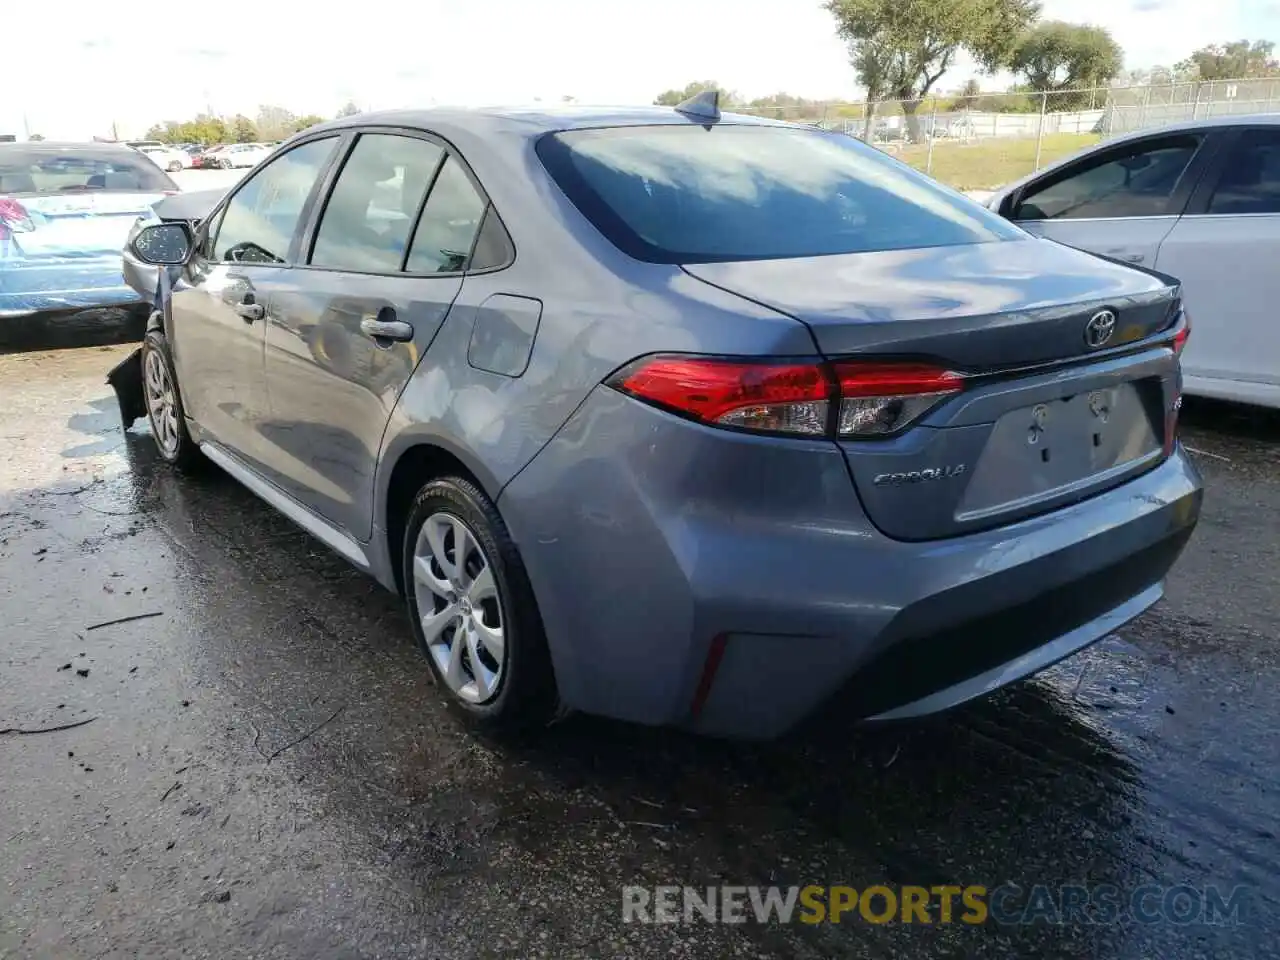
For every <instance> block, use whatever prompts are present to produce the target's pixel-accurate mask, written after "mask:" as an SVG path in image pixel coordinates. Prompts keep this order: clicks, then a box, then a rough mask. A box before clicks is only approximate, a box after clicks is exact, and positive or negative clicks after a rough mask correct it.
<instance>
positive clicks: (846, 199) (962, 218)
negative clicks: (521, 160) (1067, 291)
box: [537, 124, 1026, 263]
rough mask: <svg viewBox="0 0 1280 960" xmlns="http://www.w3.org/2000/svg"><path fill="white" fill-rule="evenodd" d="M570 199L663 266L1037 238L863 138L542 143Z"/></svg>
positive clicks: (552, 138)
mask: <svg viewBox="0 0 1280 960" xmlns="http://www.w3.org/2000/svg"><path fill="white" fill-rule="evenodd" d="M537 151H538V156H539V157H540V158H541V160H542V162H543V164H544V166H546V168H547V170H548V172H549V173H550V174H551V176H552V177H553V179H555V181H556V182H557V183H558V184H559V185H560V188H561V189H562V190H564V192H565V194H566V195H567V196H568V197H569V199H570V200H571V201H572V202H573V203H574V205H575V206H577V207H578V209H579V210H581V211H582V213H583V214H584V215H585V216H586V217H587V219H588V220H590V221H591V222H592V223H593V224H595V226H596V227H597V228H598V229H599V230H600V231H601V232H602V233H604V235H605V236H606V237H608V238H609V239H610V240H611V241H613V242H614V244H615V245H617V246H618V247H619V248H621V249H622V250H623V251H624V252H626V253H628V254H630V255H631V256H633V257H636V258H637V259H640V260H647V261H650V262H655V263H705V262H711V261H730V260H757V259H778V258H785V257H814V256H825V255H831V254H843V253H863V252H866V251H872V250H904V249H910V248H913V247H938V246H952V245H957V244H970V243H990V242H997V241H1003V240H1018V239H1025V238H1026V234H1024V233H1023V232H1022V231H1021V230H1019V229H1018V228H1016V227H1013V226H1011V225H1010V224H1009V223H1007V222H1006V221H1004V220H1003V219H1001V218H1000V217H998V216H996V215H995V214H994V213H991V212H990V211H988V210H985V209H983V208H982V207H980V206H979V205H978V204H976V203H974V202H972V201H970V200H967V199H965V198H963V197H960V196H957V195H956V194H955V193H953V192H951V191H949V190H947V189H946V188H944V187H942V186H940V185H938V184H937V183H935V182H934V181H932V180H930V179H929V178H928V177H926V176H924V175H923V174H920V173H917V172H916V171H914V170H911V169H910V168H909V167H907V166H906V165H904V164H901V163H898V162H897V161H896V160H893V159H891V158H889V157H887V156H885V155H884V154H882V153H880V152H879V151H878V150H876V149H874V148H872V147H868V146H867V145H866V144H863V143H861V142H860V141H858V140H857V139H855V138H853V137H849V136H846V135H844V134H838V133H828V132H826V131H822V130H813V129H796V128H792V127H772V126H764V125H758V126H757V125H745V124H744V125H734V124H724V125H718V126H715V127H713V128H711V129H710V130H707V129H704V128H703V127H701V126H696V125H692V124H690V125H685V124H669V125H661V126H634V127H612V128H606V129H598V130H571V131H565V132H561V133H556V134H549V135H547V136H544V137H543V138H542V139H541V140H539V142H538V145H537Z"/></svg>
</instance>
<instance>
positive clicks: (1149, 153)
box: [1009, 133, 1209, 266]
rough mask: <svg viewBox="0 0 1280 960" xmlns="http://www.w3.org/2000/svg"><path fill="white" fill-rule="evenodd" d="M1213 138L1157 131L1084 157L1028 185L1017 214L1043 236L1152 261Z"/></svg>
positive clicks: (1128, 260) (1021, 222)
mask: <svg viewBox="0 0 1280 960" xmlns="http://www.w3.org/2000/svg"><path fill="white" fill-rule="evenodd" d="M1208 140H1209V138H1208V137H1207V136H1206V135H1205V134H1203V133H1181V134H1174V135H1163V136H1152V137H1147V138H1144V139H1142V140H1136V141H1126V142H1125V143H1124V144H1122V145H1120V146H1117V147H1115V148H1114V149H1110V150H1100V151H1098V152H1096V153H1093V154H1090V155H1089V156H1086V157H1082V158H1081V159H1080V160H1078V161H1077V162H1075V163H1072V164H1068V165H1067V166H1065V167H1061V168H1059V169H1057V170H1054V171H1053V172H1051V173H1048V174H1045V176H1044V178H1043V179H1041V180H1033V181H1031V183H1029V184H1027V186H1025V187H1024V188H1023V189H1022V190H1021V192H1020V194H1019V195H1018V196H1017V197H1016V198H1015V204H1014V208H1013V210H1012V211H1011V212H1010V214H1009V216H1010V219H1012V220H1015V221H1017V223H1018V225H1019V226H1021V227H1023V228H1024V229H1026V230H1028V231H1030V232H1031V233H1034V234H1036V235H1037V236H1042V237H1048V238H1049V239H1050V240H1056V241H1058V242H1059V243H1065V244H1067V245H1068V246H1072V247H1078V248H1080V249H1082V250H1088V251H1090V252H1092V253H1100V254H1102V255H1103V256H1107V257H1112V258H1114V259H1117V260H1122V261H1124V262H1126V263H1133V264H1140V265H1144V266H1153V265H1154V264H1155V262H1156V256H1157V254H1158V253H1159V250H1160V244H1161V243H1162V242H1163V241H1164V238H1165V237H1166V236H1168V234H1169V231H1170V230H1172V229H1173V225H1174V224H1175V223H1177V221H1178V214H1179V213H1181V212H1182V208H1183V207H1184V206H1185V205H1186V203H1187V199H1188V198H1189V196H1190V194H1191V191H1192V190H1193V189H1194V187H1195V184H1196V180H1197V178H1198V176H1199V174H1200V172H1201V171H1202V169H1203V162H1204V161H1203V158H1204V156H1205V155H1206V152H1207V151H1206V146H1207V144H1208Z"/></svg>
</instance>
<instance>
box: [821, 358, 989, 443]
mask: <svg viewBox="0 0 1280 960" xmlns="http://www.w3.org/2000/svg"><path fill="white" fill-rule="evenodd" d="M836 375H837V377H838V378H839V381H840V418H839V421H838V423H837V431H838V432H839V434H840V435H841V436H843V437H875V436H885V435H887V434H891V433H897V432H898V431H899V430H901V429H902V428H903V427H905V426H907V425H908V424H910V423H913V422H915V421H916V420H919V419H920V418H921V417H922V416H924V415H925V414H926V413H928V412H929V411H930V410H932V409H933V408H934V407H936V406H937V405H938V404H939V403H941V402H942V401H943V400H944V399H946V398H947V397H949V396H951V395H952V394H954V393H959V392H960V391H961V390H962V389H963V388H964V377H962V376H961V375H960V374H958V373H956V372H954V371H952V370H944V369H942V368H940V367H933V366H929V365H928V364H920V363H883V364H882V363H865V362H857V363H838V364H836Z"/></svg>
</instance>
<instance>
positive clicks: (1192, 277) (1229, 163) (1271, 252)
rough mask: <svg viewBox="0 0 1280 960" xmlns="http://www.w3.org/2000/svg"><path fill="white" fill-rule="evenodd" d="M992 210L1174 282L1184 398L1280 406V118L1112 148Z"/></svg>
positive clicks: (1190, 126) (1196, 126)
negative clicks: (1184, 311) (1184, 333)
mask: <svg viewBox="0 0 1280 960" xmlns="http://www.w3.org/2000/svg"><path fill="white" fill-rule="evenodd" d="M988 206H989V207H990V208H991V209H992V210H996V211H998V212H999V213H1001V214H1003V215H1005V216H1007V217H1008V218H1009V219H1011V220H1013V221H1015V222H1016V223H1018V224H1019V225H1020V226H1022V227H1023V228H1024V229H1026V230H1028V231H1030V232H1031V233H1035V234H1037V235H1039V236H1043V237H1048V238H1050V239H1052V240H1057V241H1060V242H1061V243H1067V244H1070V245H1071V246H1073V247H1080V248H1081V249H1084V250H1090V251H1093V252H1094V253H1098V254H1102V255H1104V256H1109V257H1113V258H1116V259H1119V260H1123V261H1124V262H1126V263H1139V264H1146V265H1149V266H1153V267H1155V268H1156V269H1158V270H1161V271H1163V272H1167V273H1170V274H1173V275H1174V276H1176V277H1178V278H1179V279H1180V280H1181V281H1182V282H1183V285H1184V294H1185V297H1186V303H1187V308H1188V310H1189V311H1190V313H1191V316H1192V317H1194V318H1195V321H1196V327H1197V331H1196V338H1195V340H1194V341H1193V343H1192V344H1191V345H1190V346H1189V347H1188V349H1187V352H1186V354H1185V355H1184V356H1183V358H1182V362H1183V367H1184V369H1185V377H1186V392H1187V393H1188V394H1191V395H1193V396H1204V397H1217V398H1219V399H1222V400H1236V401H1241V402H1244V403H1255V404H1259V405H1262V406H1267V407H1276V408H1280V333H1278V332H1277V328H1276V304H1277V303H1278V302H1280V271H1278V270H1277V269H1276V264H1277V263H1280V116H1277V115H1275V114H1267V115H1260V116H1232V117H1216V118H1214V119H1212V120H1201V121H1197V122H1194V123H1181V124H1175V125H1173V126H1168V127H1161V128H1159V129H1155V130H1140V131H1138V132H1136V133H1131V134H1128V135H1126V136H1124V137H1117V138H1116V139H1113V140H1106V141H1104V142H1103V143H1101V144H1098V145H1097V146H1096V147H1092V148H1090V149H1089V150H1086V151H1084V152H1082V153H1079V154H1076V155H1074V156H1071V157H1067V158H1066V159H1063V160H1061V161H1059V162H1058V163H1056V164H1053V165H1052V166H1050V167H1048V168H1046V169H1044V170H1041V171H1040V172H1039V173H1036V174H1034V175H1033V176H1030V177H1026V178H1024V179H1022V180H1019V181H1017V182H1016V183H1013V184H1010V185H1009V186H1008V187H1005V188H1004V189H1003V190H1001V191H999V192H998V193H996V194H995V195H994V196H992V197H991V198H990V200H988Z"/></svg>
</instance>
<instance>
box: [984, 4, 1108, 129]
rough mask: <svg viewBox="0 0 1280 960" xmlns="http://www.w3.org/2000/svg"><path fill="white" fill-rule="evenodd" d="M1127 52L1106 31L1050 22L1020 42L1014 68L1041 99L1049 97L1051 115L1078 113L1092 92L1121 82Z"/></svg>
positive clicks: (1028, 32)
mask: <svg viewBox="0 0 1280 960" xmlns="http://www.w3.org/2000/svg"><path fill="white" fill-rule="evenodd" d="M1123 67H1124V51H1123V50H1121V49H1120V44H1118V43H1116V42H1115V40H1114V39H1112V36H1111V33H1110V32H1109V31H1108V30H1106V29H1105V28H1104V27H1093V26H1089V25H1087V24H1082V23H1064V22H1062V21H1061V20H1049V21H1047V22H1045V23H1038V24H1036V25H1035V26H1033V27H1031V28H1030V29H1029V30H1027V31H1025V32H1024V33H1023V34H1022V36H1021V37H1019V38H1018V43H1017V46H1016V47H1015V48H1014V50H1013V54H1012V56H1011V57H1010V59H1009V68H1010V69H1011V70H1012V71H1013V73H1015V74H1017V75H1018V76H1021V77H1022V78H1023V79H1024V80H1026V82H1027V86H1028V87H1029V88H1030V89H1031V90H1032V91H1034V92H1036V93H1048V94H1052V96H1050V97H1047V98H1046V101H1045V102H1046V106H1047V107H1048V109H1050V110H1079V109H1081V108H1082V107H1084V106H1086V105H1088V103H1089V99H1090V89H1091V88H1093V87H1101V86H1104V85H1105V84H1107V83H1108V82H1110V81H1111V80H1112V79H1113V78H1114V77H1116V76H1118V75H1119V73H1120V71H1121V69H1123Z"/></svg>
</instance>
